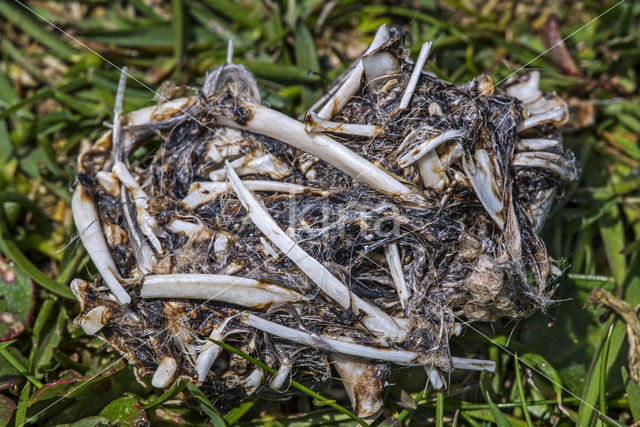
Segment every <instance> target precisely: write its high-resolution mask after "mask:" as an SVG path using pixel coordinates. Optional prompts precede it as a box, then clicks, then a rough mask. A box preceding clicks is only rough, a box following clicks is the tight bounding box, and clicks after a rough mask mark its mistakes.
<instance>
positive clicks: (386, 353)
mask: <svg viewBox="0 0 640 427" xmlns="http://www.w3.org/2000/svg"><path fill="white" fill-rule="evenodd" d="M238 319H239V320H240V321H241V322H242V323H244V324H245V325H247V326H251V327H253V328H256V329H259V330H261V331H264V332H266V333H268V334H272V335H275V336H277V337H280V338H284V339H286V340H289V341H293V342H297V343H298V344H304V345H307V346H309V347H314V348H318V349H321V350H326V351H330V352H332V353H341V354H348V355H351V356H358V357H363V358H366V359H375V360H386V361H388V362H394V363H398V364H401V365H429V366H433V365H435V366H439V367H441V368H443V369H448V368H449V362H448V360H445V359H444V358H438V357H437V356H429V355H428V354H425V353H418V352H413V351H406V350H394V349H388V348H377V347H368V346H365V345H362V344H356V343H353V342H351V341H345V340H342V339H340V338H334V337H329V336H326V335H318V334H310V333H307V332H303V331H300V330H298V329H293V328H288V327H286V326H282V325H279V324H277V323H274V322H271V321H269V320H266V319H263V318H261V317H258V316H256V315H255V314H251V313H243V314H241V315H240V316H239V317H238ZM451 361H452V364H453V368H454V369H466V370H473V371H483V370H486V371H489V372H493V371H494V370H495V366H496V365H495V363H494V362H492V361H491V360H478V359H465V358H461V357H452V358H451Z"/></svg>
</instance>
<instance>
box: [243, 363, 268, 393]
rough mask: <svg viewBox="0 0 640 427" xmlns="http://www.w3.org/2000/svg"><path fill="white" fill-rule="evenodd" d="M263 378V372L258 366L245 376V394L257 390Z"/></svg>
mask: <svg viewBox="0 0 640 427" xmlns="http://www.w3.org/2000/svg"><path fill="white" fill-rule="evenodd" d="M263 379H264V372H263V371H262V369H260V368H256V369H254V370H253V371H251V373H250V374H249V376H248V377H247V379H246V380H245V382H244V390H245V391H246V392H247V395H251V394H253V393H255V392H256V390H258V387H260V384H262V380H263Z"/></svg>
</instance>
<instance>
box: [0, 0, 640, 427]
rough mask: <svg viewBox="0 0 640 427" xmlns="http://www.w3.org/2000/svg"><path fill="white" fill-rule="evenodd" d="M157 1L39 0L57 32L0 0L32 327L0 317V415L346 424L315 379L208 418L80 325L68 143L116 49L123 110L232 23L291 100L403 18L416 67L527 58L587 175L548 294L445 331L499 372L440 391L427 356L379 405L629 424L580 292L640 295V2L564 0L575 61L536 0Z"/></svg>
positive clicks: (572, 194) (454, 69) (24, 301)
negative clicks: (420, 56)
mask: <svg viewBox="0 0 640 427" xmlns="http://www.w3.org/2000/svg"><path fill="white" fill-rule="evenodd" d="M533 3H538V2H533ZM540 3H541V4H542V2H540ZM149 4H151V3H150V2H146V1H143V0H131V1H120V2H108V1H106V0H92V1H90V2H85V3H79V2H61V1H46V0H40V1H35V2H30V3H29V7H30V8H31V9H32V11H33V12H35V13H37V14H38V15H40V16H41V17H42V18H45V19H46V20H48V21H50V22H51V23H52V24H54V25H55V26H57V27H58V29H54V28H53V27H52V25H49V24H47V23H45V22H44V21H43V20H42V19H41V18H39V17H38V16H36V15H35V14H34V13H32V12H30V11H28V10H27V9H25V8H24V7H22V6H21V5H20V3H18V2H15V1H13V0H6V1H2V2H0V30H1V31H2V42H1V43H2V49H1V51H0V52H1V54H0V55H1V63H0V250H1V252H2V256H1V257H0V260H4V263H9V262H12V264H10V266H9V267H8V268H10V270H7V271H12V272H13V273H15V274H16V280H17V281H16V282H15V283H20V286H26V288H25V289H26V291H24V292H22V293H21V294H20V297H15V296H12V297H11V298H9V297H7V296H6V295H5V293H6V291H7V289H9V288H8V286H10V285H8V284H7V283H5V282H6V277H7V276H6V274H5V273H3V277H4V279H3V281H2V283H0V295H1V296H0V311H6V310H9V311H11V310H13V312H15V313H19V314H20V316H19V317H17V318H16V319H17V322H18V323H19V324H20V325H22V328H23V329H24V330H22V331H21V332H20V326H19V325H17V324H14V325H13V326H14V327H16V328H18V329H16V331H18V333H17V334H14V335H15V336H13V337H9V334H8V332H7V330H8V329H7V326H6V325H4V324H2V323H0V335H1V337H0V339H1V340H2V341H4V342H2V343H0V425H5V424H10V425H14V424H15V425H22V424H24V423H25V422H27V423H39V424H43V425H57V424H67V425H69V424H70V425H78V426H79V425H82V426H93V425H98V424H100V423H109V422H113V423H117V424H120V425H130V424H132V423H136V422H138V423H142V424H144V423H147V422H151V423H153V424H154V425H156V424H157V425H169V424H174V423H178V422H179V423H182V424H187V425H205V424H213V425H225V424H239V425H289V424H292V425H344V424H348V423H355V422H358V420H354V419H353V418H352V414H350V413H349V411H346V410H345V411H343V412H340V410H336V409H334V408H345V407H346V408H348V407H349V404H348V402H347V401H346V400H344V399H341V400H338V401H336V402H334V401H333V400H332V399H330V398H328V397H327V395H328V394H327V387H320V388H319V389H318V390H315V391H314V392H311V391H310V390H305V389H302V391H301V392H296V394H295V395H294V397H292V398H290V399H288V400H282V401H273V400H267V399H264V398H253V399H250V400H247V401H245V402H242V403H240V402H239V403H238V406H237V407H236V408H234V409H233V410H231V411H230V412H229V413H227V414H220V413H218V412H217V410H216V409H215V406H214V405H213V404H212V402H210V401H209V400H208V399H207V398H206V397H205V396H204V394H202V393H201V392H200V391H199V390H198V389H197V387H195V386H193V385H192V384H187V383H186V382H185V381H182V380H179V381H178V382H176V384H174V386H173V387H171V388H170V389H169V390H167V391H165V392H161V391H158V390H153V389H151V388H150V387H148V386H145V385H142V384H140V383H138V382H137V381H136V380H135V378H134V375H133V372H132V369H131V368H130V367H128V366H127V364H126V363H124V362H122V361H121V360H119V359H118V357H117V355H116V354H114V353H112V352H109V351H108V350H107V349H106V348H105V347H104V346H103V345H102V344H101V342H100V341H99V340H97V339H95V338H92V337H87V336H85V335H83V333H82V331H81V330H80V329H79V328H77V327H75V326H74V325H73V323H72V322H73V318H74V315H75V313H76V312H77V311H78V307H77V303H76V302H75V300H74V299H73V298H72V296H71V294H70V292H69V288H68V284H69V282H70V280H71V279H73V278H74V277H83V278H90V277H92V276H93V275H94V274H95V270H94V268H93V266H92V265H91V262H90V260H89V259H88V257H87V255H86V252H85V251H84V250H83V249H82V247H81V245H80V244H79V243H78V241H77V239H75V236H76V234H77V232H76V231H75V229H74V227H73V223H72V220H71V214H70V198H71V197H70V192H69V188H70V185H71V184H72V183H73V180H74V167H75V166H74V163H75V158H76V155H77V153H78V150H79V149H80V147H81V146H82V145H83V144H84V143H85V142H91V141H94V140H95V139H96V137H97V136H98V135H99V134H100V133H101V132H102V131H103V129H104V127H103V123H104V122H105V121H107V122H108V121H110V120H111V119H112V117H111V115H112V110H113V103H114V98H115V92H116V90H115V89H116V85H117V81H118V75H119V71H118V70H117V69H116V68H115V67H114V66H113V64H116V65H117V66H124V65H126V66H128V67H129V70H130V72H131V74H132V75H133V76H134V77H135V78H136V79H137V81H133V80H131V79H130V80H129V82H128V86H127V93H126V97H125V111H131V110H134V109H138V108H141V107H144V106H147V105H150V104H151V103H153V95H154V94H153V93H152V92H151V91H149V90H148V87H150V88H153V89H157V88H158V87H159V86H160V84H161V83H162V82H163V81H165V80H171V81H174V82H176V83H178V84H192V85H194V84H199V83H200V82H201V79H202V77H203V75H204V73H205V71H206V70H208V69H210V68H211V67H213V66H215V65H216V64H220V63H222V62H224V60H225V51H226V44H227V40H229V39H231V40H233V42H234V44H235V46H236V58H235V59H236V60H237V61H238V62H240V63H243V64H245V65H247V66H248V67H249V68H250V70H251V71H252V72H253V73H255V75H256V76H257V78H258V82H259V84H260V86H261V89H262V90H263V99H264V100H265V102H268V103H269V104H270V105H271V106H273V107H274V108H277V109H279V110H281V111H283V112H285V113H287V114H289V115H293V116H298V115H300V114H301V113H303V112H304V111H305V109H306V108H307V107H309V106H310V105H311V104H312V103H313V102H314V100H315V99H317V98H318V96H319V95H320V94H321V93H322V90H323V87H325V86H326V85H327V84H328V83H329V82H331V81H332V79H334V78H335V77H336V76H337V75H338V74H339V73H340V72H341V71H343V70H344V69H345V68H346V67H347V66H348V64H349V62H350V60H352V59H353V58H354V55H357V54H358V53H359V52H361V51H362V50H363V49H364V48H365V47H366V44H367V43H368V42H369V41H370V40H371V37H372V35H373V32H374V31H375V29H376V28H377V27H378V26H379V25H380V24H382V23H391V24H397V25H402V26H404V27H405V28H406V29H408V30H410V31H411V33H412V40H413V41H414V42H413V43H412V44H411V46H410V48H411V52H412V53H413V55H414V56H415V55H416V54H417V50H418V49H419V46H420V43H421V42H422V41H425V40H434V48H433V50H432V53H431V56H430V60H429V62H428V65H427V67H428V68H429V69H430V71H432V72H434V73H436V74H438V75H440V76H442V77H443V78H445V79H447V80H450V81H452V82H456V83H457V82H463V81H466V80H470V79H471V78H473V77H475V76H476V75H477V74H478V73H480V72H485V73H488V74H489V75H491V76H492V77H493V79H494V81H496V82H499V81H501V80H502V79H504V78H506V77H507V76H509V75H510V74H511V73H512V72H513V71H515V70H517V69H519V68H520V67H521V66H523V65H525V64H527V68H536V69H539V70H540V71H541V76H542V85H543V87H544V88H545V89H546V90H555V91H557V92H558V93H560V94H561V95H563V96H564V97H565V98H570V100H571V105H572V113H573V117H574V118H573V119H572V121H571V123H570V125H569V126H568V128H567V131H566V133H565V135H564V141H565V143H566V144H567V145H568V146H569V147H571V149H572V150H573V151H574V153H575V154H576V156H577V158H578V160H579V162H580V165H581V170H582V175H581V179H580V181H579V182H578V183H577V184H576V185H574V186H573V187H572V188H570V189H569V191H567V194H566V197H565V199H564V203H563V204H562V205H561V206H557V208H556V209H555V210H554V212H553V215H552V217H551V218H550V219H549V220H548V222H547V224H546V226H545V229H544V231H543V238H544V239H545V241H546V243H547V246H548V249H549V251H550V253H551V254H552V256H553V257H554V258H556V259H558V260H561V261H562V263H563V265H564V266H565V269H566V274H564V276H563V278H562V279H561V280H560V283H559V286H558V291H557V292H556V295H555V297H556V299H557V300H558V302H557V303H556V304H554V305H552V306H551V307H550V308H549V309H548V312H547V313H538V314H535V315H534V316H532V317H531V318H529V319H526V320H522V321H518V322H513V321H508V320H504V321H499V322H495V323H494V324H491V325H488V324H477V325H474V329H467V331H466V332H465V334H464V336H462V337H460V338H458V339H455V342H454V343H453V347H454V348H453V351H454V352H455V353H456V354H459V355H463V354H473V355H479V356H483V357H488V358H491V359H492V360H494V361H495V362H496V363H497V370H496V372H495V374H493V375H492V376H482V377H480V376H479V375H477V374H469V375H467V374H465V375H460V374H455V375H453V376H452V377H451V384H450V388H449V389H448V390H447V391H446V392H441V393H436V392H434V391H432V390H429V389H428V388H427V389H425V381H426V379H425V376H424V373H423V372H422V371H421V370H420V369H415V368H414V369H407V368H399V369H396V370H395V371H394V374H393V377H392V381H391V382H392V385H391V386H389V387H388V388H387V389H386V391H385V409H384V414H383V416H382V417H380V418H379V419H378V421H377V422H378V423H381V424H380V425H395V423H399V424H400V425H409V424H416V425H424V424H428V425H431V424H436V425H447V424H451V423H452V422H454V420H455V422H456V423H457V425H470V426H476V425H488V424H491V423H494V424H498V425H500V426H502V425H515V426H530V425H557V426H561V425H576V424H577V425H581V426H587V425H618V424H632V423H633V422H634V421H636V420H638V418H639V417H640V386H638V384H636V383H635V382H634V381H633V379H632V378H630V376H629V373H628V372H630V369H629V367H628V366H627V350H628V344H627V338H626V325H625V324H624V322H623V321H622V320H621V319H620V318H618V317H616V316H615V315H614V314H612V313H610V312H609V311H606V310H605V309H594V308H592V307H589V306H585V302H586V300H587V297H588V295H589V292H590V291H591V290H592V289H594V288H604V289H606V290H608V291H610V292H612V293H613V294H615V295H616V296H617V297H619V298H621V299H624V300H625V301H627V302H628V303H630V304H631V305H632V306H636V305H637V304H638V303H640V259H639V256H640V251H639V249H640V240H639V239H640V197H639V196H640V190H639V189H640V173H639V164H640V144H639V143H638V138H639V137H638V135H639V134H640V103H639V102H638V94H639V89H638V82H639V76H638V75H637V70H638V69H640V47H639V46H640V30H639V29H638V27H637V22H638V20H639V19H640V3H638V2H633V1H632V0H625V1H623V2H622V3H620V4H618V5H617V6H615V5H616V3H615V2H607V1H588V2H568V1H567V2H563V3H562V5H558V7H557V13H558V19H559V23H560V37H566V36H569V35H571V37H570V38H568V39H567V40H566V41H565V45H566V48H567V50H568V53H569V54H570V57H571V58H572V59H573V62H574V63H575V65H574V67H573V71H572V72H569V73H567V69H569V70H571V69H572V68H571V64H568V63H567V62H566V58H565V59H562V58H559V57H558V56H557V55H549V54H546V55H545V54H543V53H544V50H545V49H544V43H545V40H553V37H556V36H557V35H556V34H554V33H552V32H550V31H549V30H548V29H545V27H544V25H543V24H544V22H545V21H546V19H547V17H548V15H549V9H548V7H546V6H545V7H537V6H534V5H525V4H515V3H514V2H512V1H510V0H496V1H493V2H488V3H486V4H485V3H484V2H476V1H471V0H439V1H436V0H421V1H415V2H413V1H412V2H409V1H405V2H388V3H385V2H375V3H373V4H361V3H358V2H354V1H349V0H345V1H334V2H328V3H327V5H331V6H325V2H321V1H315V0H314V1H298V2H293V1H290V2H284V1H283V2H280V1H276V0H274V1H272V2H262V1H259V0H241V1H237V2H236V1H232V0H172V1H171V2H165V3H162V6H149ZM612 6H615V7H613V8H612V9H611V10H609V12H607V13H605V14H604V15H602V16H600V15H601V14H602V13H603V12H605V11H607V10H608V9H609V8H611V7H612ZM598 16H600V17H599V18H597V17H598ZM596 18H597V19H596ZM592 20H593V22H592V23H590V24H589V25H585V24H586V23H588V22H590V21H592ZM61 30H64V31H65V32H66V33H68V34H70V35H72V36H73V37H74V38H75V39H76V40H78V41H80V42H81V43H82V44H84V45H85V46H83V45H81V44H80V43H79V42H77V41H73V40H71V39H70V38H69V37H67V36H65V35H64V34H63V33H62V32H61ZM577 30H578V31H577ZM574 32H575V34H574ZM87 46H88V47H89V48H90V49H91V51H90V50H87V48H86V47H87ZM563 61H564V62H563ZM562 70H564V71H565V72H564V73H563V71H562ZM575 70H577V72H576V71H575ZM176 90H180V89H179V87H178V88H177V89H176ZM4 263H3V264H2V265H4ZM30 280H33V283H34V287H33V292H29V290H30V289H31V284H30ZM7 295H8V294H7ZM12 295H13V294H12ZM20 310H22V311H20ZM516 354H517V357H516ZM301 387H304V386H301ZM314 393H319V394H318V395H316V394H314ZM213 403H215V402H213ZM328 403H330V404H331V405H330V406H327V404H328Z"/></svg>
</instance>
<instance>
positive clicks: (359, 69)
mask: <svg viewBox="0 0 640 427" xmlns="http://www.w3.org/2000/svg"><path fill="white" fill-rule="evenodd" d="M389 38H390V35H389V30H388V29H387V26H386V25H384V24H383V25H381V26H380V28H378V31H376V35H375V36H374V37H373V41H372V42H371V45H370V46H369V48H368V49H367V50H366V51H365V53H364V54H363V55H366V54H367V53H369V52H372V51H373V50H375V49H377V48H379V47H380V46H382V45H383V44H384V43H385V42H386V41H387V40H389ZM363 72H364V65H363V64H362V58H358V59H357V62H356V65H355V67H354V68H353V70H352V71H351V73H350V74H349V75H348V76H347V78H346V79H345V81H344V83H342V86H340V88H339V89H338V90H337V91H336V93H335V94H334V95H333V96H332V97H331V98H329V100H328V101H327V103H326V104H325V105H324V107H322V109H321V110H320V112H318V116H319V117H321V118H323V119H325V120H329V119H331V118H332V117H333V116H335V115H336V114H337V113H338V112H339V111H340V110H342V107H344V106H345V105H346V104H347V102H349V100H350V99H351V97H353V95H355V94H356V92H358V89H360V80H361V79H362V73H363Z"/></svg>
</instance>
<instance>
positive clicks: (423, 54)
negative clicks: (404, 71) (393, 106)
mask: <svg viewBox="0 0 640 427" xmlns="http://www.w3.org/2000/svg"><path fill="white" fill-rule="evenodd" d="M432 45H433V43H432V42H425V43H423V44H422V47H421V48H420V54H419V55H418V60H417V61H416V64H415V65H414V67H413V71H412V72H411V77H409V83H407V87H406V88H405V90H404V93H403V94H402V99H400V104H399V105H398V109H399V110H404V109H406V108H407V107H408V106H409V102H410V101H411V97H412V96H413V91H414V90H416V85H417V84H418V79H419V78H420V73H422V69H423V68H424V64H425V63H426V62H427V58H428V57H429V52H431V46H432Z"/></svg>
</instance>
